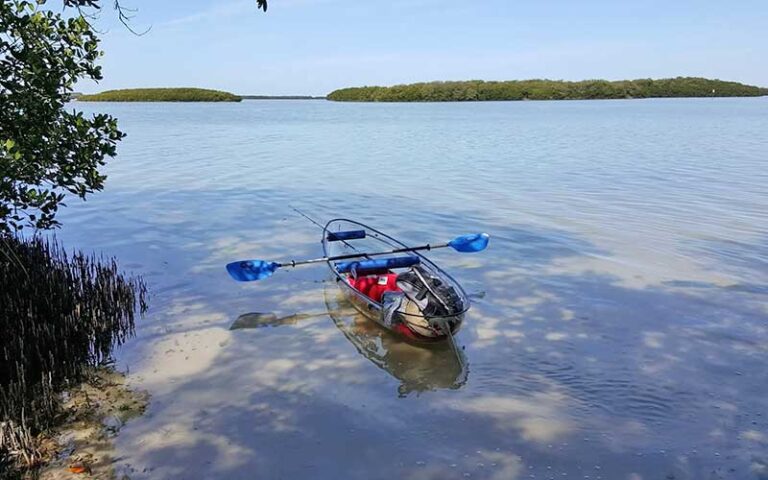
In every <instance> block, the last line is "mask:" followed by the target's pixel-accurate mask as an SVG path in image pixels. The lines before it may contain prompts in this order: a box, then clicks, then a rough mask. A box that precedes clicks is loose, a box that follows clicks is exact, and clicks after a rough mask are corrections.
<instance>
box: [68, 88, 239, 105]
mask: <svg viewBox="0 0 768 480" xmlns="http://www.w3.org/2000/svg"><path fill="white" fill-rule="evenodd" d="M76 98H77V100H78V101H80V102H239V101H241V100H242V97H239V96H237V95H234V94H232V93H229V92H222V91H219V90H209V89H205V88H128V89H123V90H107V91H105V92H101V93H96V94H93V95H79V96H77V97H76Z"/></svg>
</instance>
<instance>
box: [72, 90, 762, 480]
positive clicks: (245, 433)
mask: <svg viewBox="0 0 768 480" xmlns="http://www.w3.org/2000/svg"><path fill="white" fill-rule="evenodd" d="M76 106H77V107H78V108H82V109H84V110H86V111H107V112H110V113H113V114H115V115H116V116H118V117H119V119H120V125H121V127H122V128H123V129H124V130H125V131H126V132H128V135H129V136H128V137H127V138H126V139H125V141H124V142H123V143H122V144H121V145H120V148H119V157H118V158H117V159H115V160H114V161H112V162H111V163H110V165H109V167H108V169H107V171H108V173H109V180H108V182H107V188H106V190H105V191H104V192H101V193H99V194H97V195H94V196H93V198H92V199H91V200H89V201H88V202H86V203H84V204H81V203H79V202H77V201H74V200H72V201H70V202H69V203H70V206H69V207H68V208H67V209H66V210H65V211H64V212H63V213H62V215H61V220H62V221H63V223H64V227H63V229H62V230H61V231H59V232H58V236H59V238H60V239H62V240H63V241H64V242H66V244H67V246H69V247H79V248H86V249H93V250H96V251H99V252H103V253H104V254H107V255H116V256H118V257H119V259H120V260H121V263H122V265H123V266H125V267H126V268H127V269H129V270H132V271H134V272H137V273H141V274H143V275H144V276H145V278H146V279H147V281H148V282H149V283H150V288H151V291H152V301H151V310H150V313H149V315H148V316H147V317H146V318H145V319H144V320H143V321H142V322H141V323H140V324H139V325H138V335H137V338H136V339H135V340H132V341H131V342H129V343H128V344H127V345H126V346H125V347H124V348H123V350H122V351H121V352H120V354H119V357H120V358H119V360H120V364H121V365H122V366H123V367H125V368H128V369H129V370H130V374H131V375H130V378H131V379H132V381H133V383H134V384H135V385H137V386H139V387H141V388H146V389H148V390H149V391H150V393H151V394H152V403H151V406H150V408H149V411H148V414H147V415H146V416H145V417H143V418H141V419H139V420H136V421H134V422H133V423H130V424H129V425H127V426H126V427H125V428H124V429H123V431H122V432H121V434H120V436H119V437H118V439H117V447H118V452H119V454H120V455H119V459H118V465H119V467H120V470H121V471H122V472H125V473H127V474H129V475H130V477H131V478H132V479H141V478H185V479H195V478H199V479H203V478H206V479H207V478H229V479H234V478H243V479H250V478H262V479H272V478H274V479H278V478H313V479H317V478H329V479H331V478H333V479H336V478H370V479H379V478H381V479H392V478H408V479H438V478H439V479H452V478H460V479H463V478H480V479H496V480H501V479H514V478H591V479H596V478H603V479H632V480H638V479H657V478H675V479H715V478H739V479H765V478H768V408H767V407H768V371H767V370H766V368H765V365H766V363H765V362H766V358H768V135H766V132H768V98H758V99H690V100H642V101H641V100H634V101H572V102H518V103H476V104H400V105H398V104H394V105H386V104H385V105H376V104H338V103H328V102H323V101H304V102H302V101H271V102H270V101H246V102H243V103H240V104H223V105H214V104H198V105H195V104H171V105H165V104H76ZM291 206H294V207H297V208H299V209H301V210H302V211H305V212H306V213H308V214H309V215H311V216H313V217H315V218H317V219H318V220H323V221H324V220H327V219H330V218H334V217H339V216H343V217H349V218H353V219H357V220H360V221H364V222H369V223H371V224H372V225H373V226H375V227H377V228H379V229H381V230H383V231H385V232H387V233H390V234H392V235H394V236H396V237H398V238H401V239H402V240H404V241H406V242H413V243H421V242H425V241H439V240H443V241H444V240H446V239H449V238H452V236H454V235H458V234H463V233H469V232H475V231H486V232H488V233H490V234H491V236H492V240H491V246H490V247H489V249H488V250H487V251H486V252H484V253H482V254H475V255H460V254H456V253H451V252H445V251H440V252H434V253H433V254H431V255H430V256H431V257H432V258H433V259H435V260H436V261H438V263H439V264H441V265H442V266H444V267H445V268H446V269H447V270H449V271H450V272H451V273H452V274H453V275H454V276H455V277H456V278H457V279H458V280H459V281H461V282H462V284H463V285H464V286H465V288H466V290H467V291H468V293H470V294H471V295H472V297H473V300H474V305H473V309H472V310H471V311H470V313H469V314H468V316H467V319H466V321H465V324H464V327H463V328H462V330H461V331H460V332H459V334H458V335H457V340H458V343H459V345H461V347H462V348H463V351H462V352H463V353H462V356H463V357H464V358H463V359H462V363H461V364H459V363H458V362H457V361H456V358H455V355H453V352H452V351H451V350H450V349H446V348H439V347H438V348H433V349H423V348H416V347H413V346H411V345H408V344H404V343H402V342H400V341H398V340H397V339H395V338H392V337H391V336H389V335H388V334H386V332H382V331H380V330H378V329H377V328H376V327H374V326H373V325H371V324H369V323H367V322H365V321H364V320H363V319H361V318H360V317H358V316H356V315H355V314H354V311H352V310H351V309H350V308H349V305H348V304H346V303H345V302H344V301H343V299H340V298H339V297H338V295H337V291H336V286H335V285H333V284H332V282H329V281H328V280H329V279H330V275H329V274H328V272H327V271H326V270H324V268H323V267H322V266H321V267H304V268H302V269H297V270H295V271H279V272H278V273H277V274H276V275H275V276H274V277H273V278H271V279H269V280H267V281H262V282H258V283H250V284H239V283H236V282H233V281H231V280H230V279H229V278H228V276H227V274H226V272H225V270H224V268H223V267H224V265H225V264H226V263H227V262H229V261H233V260H237V259H241V258H265V259H270V260H272V259H275V260H279V259H289V258H305V257H313V256H318V255H319V254H320V252H321V250H320V244H319V237H320V231H319V229H318V228H317V227H316V226H314V225H312V224H311V223H310V222H308V221H307V220H305V219H304V218H302V217H301V216H299V215H298V214H297V213H296V212H294V211H293V210H292V209H291V208H290V207H291ZM248 313H261V314H266V316H249V317H245V320H243V322H241V324H240V327H237V326H236V328H235V329H232V330H230V327H231V326H233V323H235V321H236V320H237V319H238V318H239V317H240V316H241V315H243V314H248ZM249 322H250V323H249ZM243 326H245V327H250V328H241V327H243Z"/></svg>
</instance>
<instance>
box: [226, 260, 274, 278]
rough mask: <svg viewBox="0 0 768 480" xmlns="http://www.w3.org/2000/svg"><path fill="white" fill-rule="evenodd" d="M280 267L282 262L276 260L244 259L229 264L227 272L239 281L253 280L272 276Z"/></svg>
mask: <svg viewBox="0 0 768 480" xmlns="http://www.w3.org/2000/svg"><path fill="white" fill-rule="evenodd" d="M278 268H280V264H279V263H275V262H265V261H264V260H243V261H240V262H232V263H230V264H228V265H227V272H229V275H230V276H231V277H232V278H234V279H235V280H237V281H238V282H251V281H253V280H263V279H265V278H269V277H271V276H272V274H273V273H275V270H277V269H278Z"/></svg>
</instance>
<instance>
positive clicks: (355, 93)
mask: <svg viewBox="0 0 768 480" xmlns="http://www.w3.org/2000/svg"><path fill="white" fill-rule="evenodd" d="M761 95H768V89H767V88H761V87H755V86H752V85H744V84H742V83H737V82H726V81H722V80H710V79H706V78H697V77H677V78H666V79H659V80H652V79H639V80H620V81H607V80H583V81H578V82H570V81H563V80H538V79H537V80H511V81H498V82H495V81H490V82H486V81H483V80H469V81H458V82H425V83H413V84H408V85H395V86H391V87H353V88H342V89H340V90H335V91H333V92H331V93H330V94H329V95H328V99H329V100H334V101H341V102H472V101H501V100H590V99H619V98H673V97H757V96H761Z"/></svg>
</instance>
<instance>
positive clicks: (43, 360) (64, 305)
mask: <svg viewBox="0 0 768 480" xmlns="http://www.w3.org/2000/svg"><path fill="white" fill-rule="evenodd" d="M146 295H147V291H146V286H145V284H144V282H143V280H142V279H141V278H132V277H126V276H125V275H123V274H122V273H120V272H119V270H118V267H117V263H116V261H115V260H114V259H104V258H96V257H93V256H87V255H85V254H83V253H79V252H76V253H74V254H72V255H68V254H67V253H66V252H65V251H64V250H63V249H62V247H61V246H60V245H59V244H58V243H56V242H55V241H49V240H46V239H43V238H41V237H33V238H31V239H23V238H20V237H16V236H12V235H2V236H0V304H2V306H3V308H2V309H0V332H2V336H0V471H2V470H3V469H4V468H8V467H10V466H11V465H24V466H34V465H36V464H37V463H38V462H40V460H41V454H40V451H39V446H38V445H37V442H36V438H37V436H38V434H40V433H41V432H46V431H48V430H49V429H51V428H52V427H53V426H54V425H55V424H56V421H57V418H58V414H59V412H60V407H61V392H62V390H64V389H66V388H68V387H71V386H73V385H75V384H77V383H78V382H80V381H81V380H82V379H83V378H84V376H85V375H86V372H87V371H88V370H89V369H91V368H92V367H93V366H96V365H100V364H103V363H105V362H107V361H109V360H110V355H111V352H112V350H113V348H114V347H115V346H118V345H121V344H123V343H124V342H125V341H126V340H127V339H128V338H129V337H131V336H132V335H133V333H134V319H135V315H136V313H137V311H138V312H140V313H142V314H143V313H144V311H145V310H146Z"/></svg>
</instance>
